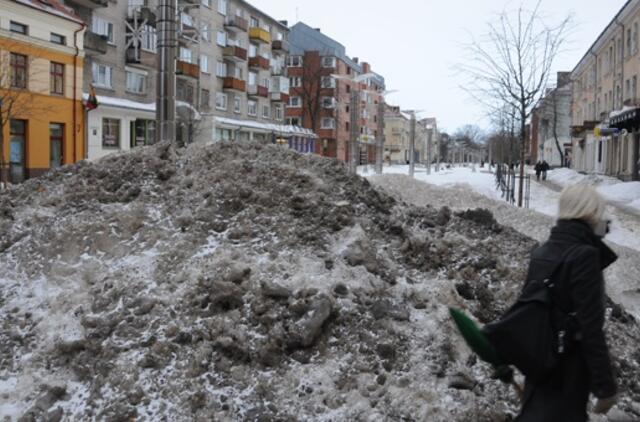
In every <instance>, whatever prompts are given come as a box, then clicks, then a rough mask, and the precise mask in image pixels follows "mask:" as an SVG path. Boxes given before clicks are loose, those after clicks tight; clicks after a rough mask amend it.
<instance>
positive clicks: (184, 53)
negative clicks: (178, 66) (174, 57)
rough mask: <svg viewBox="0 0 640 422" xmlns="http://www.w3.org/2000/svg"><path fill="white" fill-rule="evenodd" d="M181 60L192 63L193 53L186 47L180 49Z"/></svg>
mask: <svg viewBox="0 0 640 422" xmlns="http://www.w3.org/2000/svg"><path fill="white" fill-rule="evenodd" d="M180 60H181V61H183V62H187V63H192V60H193V52H192V51H191V50H189V49H188V48H186V47H180Z"/></svg>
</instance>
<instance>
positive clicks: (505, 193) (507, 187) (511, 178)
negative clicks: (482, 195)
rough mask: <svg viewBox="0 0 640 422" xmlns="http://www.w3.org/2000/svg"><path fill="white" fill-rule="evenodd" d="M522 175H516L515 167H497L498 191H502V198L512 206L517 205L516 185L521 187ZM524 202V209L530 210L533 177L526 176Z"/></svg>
mask: <svg viewBox="0 0 640 422" xmlns="http://www.w3.org/2000/svg"><path fill="white" fill-rule="evenodd" d="M519 181H520V175H518V174H516V169H515V167H510V166H508V165H507V164H498V165H496V190H499V191H501V197H502V198H503V199H504V200H505V201H507V202H508V203H509V204H511V205H515V203H516V193H517V192H518V191H517V190H516V184H517V186H520V183H519ZM523 188H524V192H523V200H524V204H523V205H524V207H525V208H529V203H530V200H531V176H529V175H525V176H524V183H523Z"/></svg>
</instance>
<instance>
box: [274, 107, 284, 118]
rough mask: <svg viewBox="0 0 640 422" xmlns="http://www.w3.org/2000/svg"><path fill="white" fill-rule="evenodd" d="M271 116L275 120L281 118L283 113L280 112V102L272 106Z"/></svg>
mask: <svg viewBox="0 0 640 422" xmlns="http://www.w3.org/2000/svg"><path fill="white" fill-rule="evenodd" d="M273 117H274V119H276V120H282V118H283V117H284V116H283V113H282V104H276V105H274V106H273Z"/></svg>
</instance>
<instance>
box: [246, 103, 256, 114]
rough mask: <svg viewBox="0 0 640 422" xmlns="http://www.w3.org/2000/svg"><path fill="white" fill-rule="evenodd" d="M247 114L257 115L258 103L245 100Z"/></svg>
mask: <svg viewBox="0 0 640 422" xmlns="http://www.w3.org/2000/svg"><path fill="white" fill-rule="evenodd" d="M247 114H248V115H249V116H257V115H258V103H257V102H255V101H253V100H249V101H247Z"/></svg>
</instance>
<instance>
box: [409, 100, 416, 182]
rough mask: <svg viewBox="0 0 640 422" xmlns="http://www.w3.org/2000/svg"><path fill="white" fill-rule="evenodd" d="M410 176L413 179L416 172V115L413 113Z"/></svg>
mask: <svg viewBox="0 0 640 422" xmlns="http://www.w3.org/2000/svg"><path fill="white" fill-rule="evenodd" d="M409 152H410V156H409V176H411V177H413V176H414V174H415V170H416V113H415V112H412V113H411V132H410V138H409Z"/></svg>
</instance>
